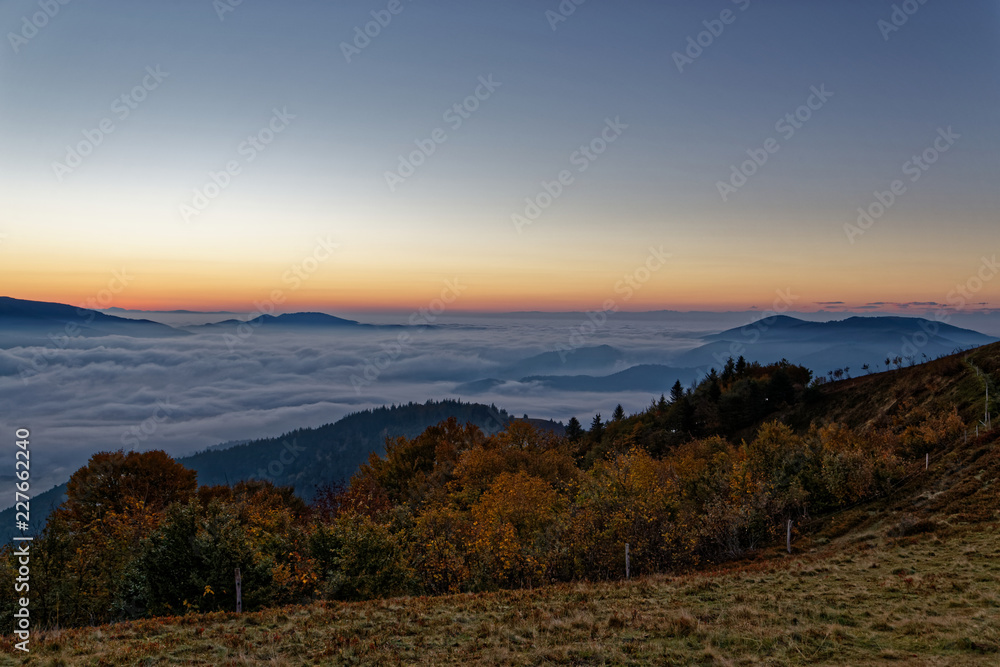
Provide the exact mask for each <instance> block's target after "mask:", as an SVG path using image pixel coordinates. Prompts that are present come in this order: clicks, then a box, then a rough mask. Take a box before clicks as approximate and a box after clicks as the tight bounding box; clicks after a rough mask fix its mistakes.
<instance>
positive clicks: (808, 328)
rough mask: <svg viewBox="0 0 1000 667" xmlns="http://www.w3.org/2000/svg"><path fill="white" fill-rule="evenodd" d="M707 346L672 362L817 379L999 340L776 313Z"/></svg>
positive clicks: (901, 322) (921, 323)
mask: <svg viewBox="0 0 1000 667" xmlns="http://www.w3.org/2000/svg"><path fill="white" fill-rule="evenodd" d="M703 340H705V341H707V342H706V344H705V345H702V346H700V347H697V348H695V349H693V350H689V351H687V352H683V353H681V354H679V355H677V356H676V357H675V358H674V359H673V363H674V364H675V365H677V366H687V367H698V368H703V369H706V370H707V369H709V368H713V367H714V368H716V369H719V368H721V367H722V366H723V365H724V364H725V361H726V359H727V358H729V357H734V358H735V357H739V356H743V357H744V358H745V359H746V360H747V361H758V362H761V363H768V362H770V361H773V360H775V359H782V358H784V359H788V360H789V361H791V362H792V363H795V364H801V365H803V366H806V367H807V368H810V369H812V371H813V372H814V373H815V374H817V375H824V374H826V373H827V372H828V371H830V370H834V369H837V368H844V367H852V368H854V369H856V372H862V369H863V367H864V366H865V365H867V366H868V367H869V368H870V369H874V368H877V367H879V366H881V367H882V368H883V370H884V369H885V360H886V359H889V360H890V361H892V360H895V359H897V358H899V359H900V360H902V361H903V362H905V363H911V362H912V363H916V362H919V361H925V360H928V359H934V358H937V357H941V356H945V355H949V354H953V353H954V352H957V351H960V350H967V349H970V348H974V347H979V346H981V345H987V344H989V343H993V342H996V341H997V340H998V339H997V338H994V337H993V336H987V335H985V334H981V333H979V332H976V331H972V330H971V329H962V328H960V327H956V326H952V325H950V324H947V323H944V322H937V321H934V320H928V319H924V318H919V317H897V316H879V317H861V316H856V317H849V318H847V319H844V320H833V321H829V322H810V321H807V320H800V319H797V318H794V317H789V316H787V315H776V316H772V317H770V318H764V319H761V320H758V321H756V322H752V323H749V324H747V325H744V326H742V327H737V328H733V329H727V330H726V331H722V332H720V333H717V334H710V335H708V336H705V337H704V338H703Z"/></svg>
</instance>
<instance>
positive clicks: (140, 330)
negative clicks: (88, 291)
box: [0, 296, 189, 346]
mask: <svg viewBox="0 0 1000 667" xmlns="http://www.w3.org/2000/svg"><path fill="white" fill-rule="evenodd" d="M187 335H189V334H188V333H187V332H186V331H181V330H179V329H175V328H173V327H169V326H167V325H165V324H160V323H159V322H152V321H150V320H133V319H128V318H124V317H115V316H114V315H106V314H104V313H102V312H100V311H97V310H90V309H87V308H77V307H75V306H67V305H65V304H61V303H48V302H45V301H26V300H24V299H14V298H11V297H6V296H5V297H0V345H5V346H11V345H30V344H39V343H40V342H43V343H51V341H52V340H53V338H54V339H57V340H58V339H61V338H63V337H69V338H73V337H76V336H85V337H96V336H133V337H136V338H156V337H166V336H171V337H174V336H187Z"/></svg>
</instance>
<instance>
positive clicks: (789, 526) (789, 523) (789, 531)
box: [785, 519, 792, 553]
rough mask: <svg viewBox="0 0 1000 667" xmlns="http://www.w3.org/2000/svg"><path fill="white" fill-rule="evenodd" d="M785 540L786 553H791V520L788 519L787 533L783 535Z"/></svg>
mask: <svg viewBox="0 0 1000 667" xmlns="http://www.w3.org/2000/svg"><path fill="white" fill-rule="evenodd" d="M785 542H786V544H787V546H788V553H792V520H791V519H789V520H788V534H787V536H786V537H785Z"/></svg>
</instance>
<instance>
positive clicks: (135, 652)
mask: <svg viewBox="0 0 1000 667" xmlns="http://www.w3.org/2000/svg"><path fill="white" fill-rule="evenodd" d="M970 360H971V361H972V362H973V363H975V364H976V366H978V367H979V368H982V369H985V370H987V371H988V372H989V373H990V374H991V375H992V376H993V377H994V378H998V377H1000V345H994V346H990V347H988V348H982V349H980V350H978V351H976V352H975V353H973V354H972V355H971V356H970ZM982 382H983V380H982V379H980V378H978V377H977V375H976V373H975V371H974V370H973V369H972V367H971V366H969V365H967V364H966V362H965V361H964V357H963V356H959V357H955V358H949V359H946V360H940V361H937V362H932V363H931V364H928V365H925V366H922V367H914V368H907V369H902V370H901V371H898V372H893V373H883V374H879V375H872V376H865V377H861V378H855V379H854V380H850V381H845V382H842V383H837V384H835V385H831V386H830V387H827V388H826V389H825V390H824V395H823V397H822V398H821V399H820V400H819V401H817V402H816V403H814V404H812V405H810V406H808V408H807V409H806V410H804V411H800V412H798V413H796V414H793V415H789V416H788V417H789V419H790V420H803V419H806V420H808V419H815V418H829V419H836V420H843V421H848V422H850V423H854V424H863V423H870V422H872V421H876V420H878V419H880V418H881V417H883V416H884V415H885V414H887V413H888V411H889V410H890V409H891V407H892V406H893V405H894V403H896V402H898V401H901V400H903V399H909V400H911V401H913V402H914V403H915V404H917V405H934V404H939V405H951V404H955V405H958V406H959V407H960V410H961V411H962V412H963V414H966V415H973V414H978V408H975V407H974V406H975V405H982V401H981V398H980V397H981V396H982V386H983V385H982ZM974 411H975V412H974ZM806 412H808V413H810V414H805V413H806ZM998 508H1000V438H997V437H995V436H994V434H991V435H990V436H989V437H983V438H979V439H974V438H973V439H970V440H969V441H968V442H965V441H964V440H963V441H962V442H958V443H953V444H952V445H951V446H950V447H949V448H946V449H945V450H944V451H942V452H939V453H938V454H937V455H936V456H935V457H934V459H933V461H932V465H931V468H930V470H928V471H927V472H918V473H917V474H916V475H915V476H914V477H912V478H911V479H909V480H908V481H907V482H906V483H905V484H904V485H902V486H901V487H900V488H899V489H898V490H897V491H896V492H895V493H894V494H893V496H892V497H891V498H887V499H883V500H879V501H875V502H871V503H867V504H865V505H861V506H858V507H854V508H851V509H849V510H846V511H842V512H839V513H837V514H835V515H833V516H829V517H822V518H819V519H816V520H814V521H813V522H812V524H811V525H809V526H806V527H805V528H804V529H803V534H802V535H801V536H799V537H798V538H797V541H796V547H795V550H794V551H795V553H794V554H792V555H791V556H789V555H786V554H785V553H784V552H783V549H781V548H777V547H775V548H772V549H770V550H768V551H764V552H762V553H759V554H758V556H757V559H756V560H755V561H752V562H744V563H739V564H734V565H731V566H729V567H723V568H712V569H708V570H705V571H702V572H692V573H688V574H683V575H677V576H666V575H660V576H654V577H649V578H645V579H641V580H635V581H632V582H629V583H627V584H623V583H621V582H617V583H602V584H582V583H581V584H569V585H558V586H551V587H546V588H543V589H538V590H534V591H505V592H499V593H491V594H478V595H457V596H448V597H440V598H401V599H394V600H383V601H373V602H365V603H354V604H337V603H328V604H316V605H311V606H306V607H290V608H286V609H281V610H269V611H264V612H259V613H254V614H244V615H242V616H240V617H237V616H236V615H235V614H214V615H207V616H198V615H192V616H188V617H184V618H171V619H155V620H147V621H139V622H135V623H128V624H117V625H112V626H103V627H100V628H85V629H79V630H65V631H53V632H40V633H38V634H37V635H36V637H35V639H36V642H35V644H34V645H33V653H32V654H31V656H30V657H29V658H28V659H27V660H24V657H23V656H22V655H12V653H11V651H12V643H11V640H10V638H4V640H3V642H2V643H0V647H2V649H3V651H4V653H3V654H2V655H0V665H3V664H22V663H23V664H37V665H50V664H69V665H102V664H103V665H118V664H163V665H169V664H203V665H217V664H220V665H221V664H233V665H244V664H246V665H249V664H272V665H311V664H376V663H377V664H416V663H420V662H423V663H426V664H460V663H466V664H495V663H497V662H500V663H506V664H545V663H555V664H559V663H562V664H636V665H639V664H676V665H687V664H706V665H728V664H733V665H765V664H803V663H804V664H819V665H844V664H851V665H862V664H896V665H902V664H906V665H984V664H998V665H1000V523H998V520H1000V512H998ZM907 535H909V536H907Z"/></svg>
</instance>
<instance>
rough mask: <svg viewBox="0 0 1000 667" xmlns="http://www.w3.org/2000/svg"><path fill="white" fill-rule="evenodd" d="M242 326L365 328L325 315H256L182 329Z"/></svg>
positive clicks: (270, 327) (210, 329)
mask: <svg viewBox="0 0 1000 667" xmlns="http://www.w3.org/2000/svg"><path fill="white" fill-rule="evenodd" d="M242 324H249V325H251V326H253V327H260V326H264V327H266V328H267V329H273V328H288V327H294V328H310V329H323V328H331V327H334V328H339V327H361V326H367V325H363V324H361V323H360V322H356V321H355V320H345V319H343V318H340V317H334V316H333V315H327V314H326V313H287V314H285V315H258V316H257V317H255V318H253V319H252V320H239V319H229V320H223V321H221V322H213V323H212V324H200V325H194V326H187V327H184V328H185V329H186V330H187V331H191V332H193V333H202V332H205V331H213V330H218V329H232V328H234V327H238V326H240V325H242Z"/></svg>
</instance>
